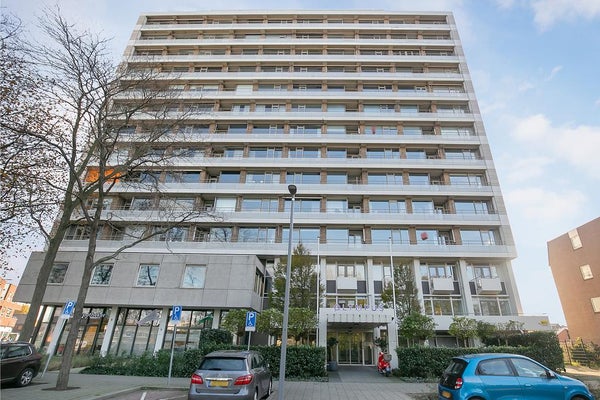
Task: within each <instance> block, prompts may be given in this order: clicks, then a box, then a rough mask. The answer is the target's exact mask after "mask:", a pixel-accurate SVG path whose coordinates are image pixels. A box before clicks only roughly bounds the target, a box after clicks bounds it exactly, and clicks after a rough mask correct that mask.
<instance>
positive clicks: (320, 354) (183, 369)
mask: <svg viewBox="0 0 600 400" xmlns="http://www.w3.org/2000/svg"><path fill="white" fill-rule="evenodd" d="M246 348H247V347H246V346H233V345H224V344H217V343H215V342H213V343H207V344H204V345H203V346H202V347H201V348H199V349H193V350H187V351H176V352H175V353H174V354H173V368H172V371H171V376H173V377H188V376H191V375H192V373H193V372H194V370H196V368H197V367H198V365H199V363H200V360H201V359H202V357H204V355H205V354H208V353H210V352H212V351H215V350H224V349H232V350H245V349H246ZM252 350H256V351H259V352H260V353H261V354H262V355H263V357H264V358H265V360H266V361H267V363H268V364H269V366H270V369H271V372H272V374H273V376H277V375H278V374H279V365H280V355H281V348H280V347H275V346H253V347H252ZM170 358H171V350H160V351H158V352H156V353H154V354H152V353H150V352H147V353H144V354H141V355H134V356H125V355H121V356H119V355H114V354H109V355H107V356H105V357H100V356H95V357H92V358H91V359H90V362H89V367H87V368H86V369H84V370H83V371H82V372H83V373H88V374H105V375H131V376H168V375H169V362H170ZM326 375H327V373H326V371H325V348H324V347H310V346H290V347H288V348H287V357H286V377H289V378H292V379H310V378H315V377H323V376H326Z"/></svg>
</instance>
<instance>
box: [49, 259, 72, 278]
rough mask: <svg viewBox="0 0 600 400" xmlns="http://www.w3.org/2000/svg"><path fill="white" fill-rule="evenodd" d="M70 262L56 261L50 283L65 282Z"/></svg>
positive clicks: (51, 272)
mask: <svg viewBox="0 0 600 400" xmlns="http://www.w3.org/2000/svg"><path fill="white" fill-rule="evenodd" d="M68 267H69V264H68V263H56V264H54V265H53V266H52V270H51V271H50V276H49V277H48V283H63V282H64V281H65V275H66V274H67V268H68Z"/></svg>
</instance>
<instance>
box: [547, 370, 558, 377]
mask: <svg viewBox="0 0 600 400" xmlns="http://www.w3.org/2000/svg"><path fill="white" fill-rule="evenodd" d="M546 378H548V379H555V378H556V373H554V372H552V371H550V370H548V371H546Z"/></svg>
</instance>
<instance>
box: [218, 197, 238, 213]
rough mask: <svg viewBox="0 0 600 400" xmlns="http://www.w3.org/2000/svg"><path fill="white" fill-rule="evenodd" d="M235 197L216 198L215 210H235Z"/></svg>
mask: <svg viewBox="0 0 600 400" xmlns="http://www.w3.org/2000/svg"><path fill="white" fill-rule="evenodd" d="M235 206H236V199H235V197H217V198H216V199H215V211H219V212H230V211H235Z"/></svg>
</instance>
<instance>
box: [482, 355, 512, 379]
mask: <svg viewBox="0 0 600 400" xmlns="http://www.w3.org/2000/svg"><path fill="white" fill-rule="evenodd" d="M477 373H478V374H479V375H494V376H511V375H514V374H513V372H512V370H511V369H510V366H509V365H508V363H507V362H506V360H505V359H503V358H495V359H492V360H483V361H481V362H480V363H479V365H478V366H477Z"/></svg>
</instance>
